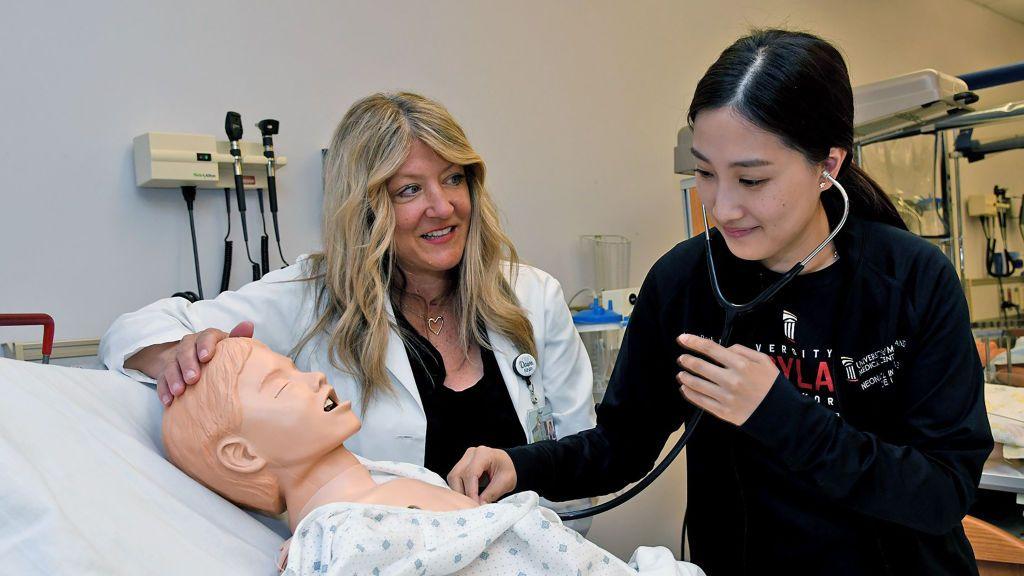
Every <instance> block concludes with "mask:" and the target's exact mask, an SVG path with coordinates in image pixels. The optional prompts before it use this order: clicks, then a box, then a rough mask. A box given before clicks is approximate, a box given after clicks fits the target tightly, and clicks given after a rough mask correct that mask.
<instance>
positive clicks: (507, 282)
mask: <svg viewBox="0 0 1024 576" xmlns="http://www.w3.org/2000/svg"><path fill="white" fill-rule="evenodd" d="M415 139H419V140H420V141H422V142H423V143H424V144H426V145H427V146H429V147H430V148H431V149H432V150H433V151H434V152H435V153H437V155H438V156H440V157H441V158H443V159H444V160H446V161H447V162H451V163H454V164H457V165H459V166H462V167H463V168H464V169H465V171H466V181H467V183H468V185H469V195H470V201H471V203H472V209H471V212H470V220H469V229H468V238H467V240H466V248H465V252H464V253H463V255H462V260H461V262H460V263H459V265H458V267H457V268H456V269H455V270H453V277H454V286H453V292H452V294H451V301H452V304H453V306H454V308H455V310H456V311H457V313H458V315H459V326H458V334H459V340H460V342H461V344H462V345H463V348H464V349H468V347H469V344H470V343H471V342H475V343H476V344H478V345H479V346H481V347H486V348H489V347H490V345H489V344H488V341H487V335H486V330H485V326H487V327H490V328H491V329H493V330H495V331H496V332H498V333H500V334H502V335H503V336H505V337H506V338H508V339H509V340H510V341H511V342H512V343H513V344H514V345H515V346H516V347H517V348H518V349H519V350H522V351H528V352H530V353H535V345H534V341H533V330H532V325H531V324H530V320H529V319H528V318H527V317H526V313H525V312H524V311H523V309H522V307H521V306H520V305H519V300H518V298H517V297H516V295H515V293H514V292H513V290H512V283H514V282H515V277H514V275H515V271H516V270H517V269H518V265H519V257H518V255H517V253H516V250H515V248H514V247H513V246H512V242H511V240H509V238H508V236H506V235H505V233H504V231H503V230H502V229H501V224H500V221H499V218H498V211H497V208H496V207H495V205H494V202H493V200H492V199H491V196H490V194H488V192H487V188H486V187H485V186H484V175H485V173H486V169H485V167H484V162H483V159H481V158H480V156H479V155H478V154H477V153H476V151H474V150H473V148H472V147H471V146H470V144H469V140H468V139H467V138H466V134H465V132H463V130H462V127H460V126H459V124H458V123H457V122H456V121H455V119H454V118H453V117H452V116H451V114H450V113H449V112H448V110H447V109H445V107H444V106H442V105H441V104H439V103H438V102H435V101H433V100H431V99H429V98H425V97H423V96H420V95H418V94H412V93H409V92H399V93H395V94H374V95H372V96H369V97H367V98H364V99H362V100H360V101H358V102H356V103H355V104H354V105H353V106H352V107H351V108H350V109H349V111H348V113H346V114H345V117H344V118H343V119H342V120H341V123H340V124H338V127H337V129H336V130H335V132H334V136H333V137H332V138H331V144H330V148H329V150H328V152H327V157H326V159H325V165H324V216H323V218H324V220H323V245H324V249H323V252H320V253H317V254H314V255H313V256H312V257H311V259H310V261H309V265H310V270H309V279H310V280H313V281H316V282H318V283H319V290H318V291H317V302H316V306H317V307H316V309H317V311H318V317H317V319H316V321H315V322H314V323H313V325H312V327H311V328H310V330H309V331H308V332H307V333H306V334H305V335H304V336H303V338H302V339H301V340H300V341H299V343H298V345H296V347H295V349H294V350H293V351H292V353H293V354H295V353H297V351H298V350H301V349H302V348H303V347H304V346H305V345H306V344H308V343H309V342H310V340H311V339H312V338H314V337H315V336H316V335H317V334H320V333H325V334H327V335H328V341H329V342H330V350H329V358H330V361H331V364H332V365H334V366H335V367H336V368H338V369H339V370H345V371H348V372H350V373H352V374H353V375H354V376H355V377H356V378H357V379H358V380H359V381H360V382H361V383H362V389H363V395H362V396H363V398H362V408H363V411H364V412H365V410H366V408H367V407H368V406H369V404H370V401H371V399H373V398H375V397H376V396H377V395H378V394H380V393H382V392H388V393H390V392H393V390H392V388H391V381H390V379H389V377H388V373H387V368H386V367H385V360H386V355H387V347H388V338H389V333H390V330H391V329H392V328H397V327H396V324H395V321H394V318H392V317H390V316H389V315H388V313H387V305H386V303H387V300H388V298H391V297H392V294H393V293H394V290H395V289H396V288H397V287H400V284H401V283H402V282H403V279H402V274H401V271H400V270H398V269H397V262H396V260H397V259H396V258H395V242H394V230H395V223H396V221H395V213H394V209H393V207H392V203H391V198H390V195H389V194H388V190H387V187H386V183H387V180H388V179H389V178H390V177H391V176H392V175H394V174H395V172H397V171H398V168H399V167H400V166H401V165H402V163H403V162H404V161H405V159H406V157H407V156H408V154H409V150H410V147H411V145H412V143H413V141H414V140H415ZM504 262H508V263H509V264H510V266H509V267H507V268H506V266H505V264H504ZM396 282H397V284H396ZM479 321H482V325H481V323H480V322H479ZM399 333H400V334H401V331H399ZM404 337H405V336H404V335H403V338H404Z"/></svg>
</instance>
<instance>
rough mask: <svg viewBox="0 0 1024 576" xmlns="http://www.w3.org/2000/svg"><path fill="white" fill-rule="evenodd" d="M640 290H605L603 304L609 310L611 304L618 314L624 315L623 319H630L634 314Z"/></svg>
mask: <svg viewBox="0 0 1024 576" xmlns="http://www.w3.org/2000/svg"><path fill="white" fill-rule="evenodd" d="M639 293H640V288H639V287H637V288H620V289H619V290H605V291H604V292H601V304H602V305H603V306H604V307H605V308H608V304H609V303H611V305H612V308H614V309H615V311H616V312H618V313H619V314H622V316H623V318H629V316H630V314H632V313H633V305H634V304H636V297H637V294H639Z"/></svg>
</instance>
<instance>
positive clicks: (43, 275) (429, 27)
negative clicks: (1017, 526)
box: [0, 0, 1024, 555]
mask: <svg viewBox="0 0 1024 576" xmlns="http://www.w3.org/2000/svg"><path fill="white" fill-rule="evenodd" d="M232 18H234V19H235V20H234V21H235V22H237V24H238V30H239V32H238V33H237V34H236V35H235V37H234V38H229V37H228V36H227V35H226V32H227V31H228V30H229V27H228V25H227V24H228V22H229V21H230V20H231V19H232ZM752 25H758V26H766V25H783V26H791V27H799V28H804V29H808V30H811V31H814V32H817V33H820V34H822V35H824V36H826V37H827V38H830V39H832V40H834V41H835V42H837V43H838V44H839V45H840V46H841V48H842V49H843V51H844V53H845V54H846V55H847V57H848V59H849V64H850V68H851V73H852V77H853V79H854V81H855V82H870V81H874V80H879V79H882V78H886V77H889V76H892V75H895V74H899V73H903V72H907V71H911V70H915V69H919V68H924V67H934V68H938V69H941V70H944V71H948V72H950V73H954V74H955V73H962V72H966V71H972V70H977V69H982V68H986V67H991V66H997V65H1001V64H1006V63H1010V62H1013V61H1017V60H1020V59H1021V55H1022V54H1024V26H1022V25H1021V24H1018V23H1015V22H1012V21H1009V20H1007V19H1005V18H1002V17H1000V16H998V15H996V14H994V13H992V12H989V11H987V10H986V9H984V8H981V7H979V6H977V5H974V4H971V3H968V2H965V1H963V0H936V1H925V0H908V1H896V2H882V1H881V0H875V1H861V2H849V1H846V2H837V1H813V2H812V1H805V2H798V1H794V0H789V1H778V0H777V1H753V0H750V1H721V0H715V1H706V0H701V1H686V2H682V1H680V2H650V1H642V2H580V1H574V2H540V1H530V2H365V3H354V2H352V3H342V2H320V3H314V2H295V3H284V2H268V1H260V2H200V1H198V0H189V1H181V2H173V3H145V2H127V1H123V2H115V1H112V0H106V1H102V2H91V3H74V2H58V3H46V4H45V5H44V4H41V3H28V2H23V3H14V4H12V5H10V6H7V7H5V12H4V17H3V19H2V21H0V53H3V54H4V58H2V59H0V78H2V79H3V84H4V89H3V90H0V110H3V114H4V118H5V124H4V127H3V129H0V148H2V149H3V150H4V164H3V165H4V166H5V168H6V169H5V170H4V174H3V175H4V180H3V181H2V182H0V271H2V272H0V274H3V276H2V278H3V280H2V281H0V309H2V310H4V311H37V310H39V311H47V312H50V313H51V314H53V315H54V316H55V317H56V319H57V335H58V338H74V337H96V336H99V335H100V334H102V332H103V330H104V329H105V328H106V326H107V325H108V324H109V322H110V321H111V320H112V319H113V318H114V317H115V316H116V315H117V314H119V313H121V312H124V311H126V310H130V309H134V308H137V307H139V306H142V305H143V304H146V303H148V302H150V301H152V300H154V299H156V298H158V297H162V296H165V295H169V294H170V293H171V292H174V291H177V290H182V289H194V280H193V272H192V254H191V248H190V246H189V240H188V226H187V220H186V219H185V211H184V209H183V206H182V204H183V202H182V201H181V198H180V195H179V194H178V193H177V192H174V191H159V190H137V189H136V188H135V186H134V176H133V171H132V166H131V139H132V138H133V137H134V136H136V135H137V134H140V133H142V132H146V131H175V132H200V133H204V132H205V133H214V134H218V135H219V134H220V133H221V130H222V128H221V126H223V122H222V120H223V117H224V112H225V111H226V110H228V109H234V110H238V111H240V112H241V113H242V114H243V116H244V122H245V127H246V134H247V136H248V137H249V138H252V136H253V134H254V133H255V129H254V128H253V127H252V126H253V124H254V123H255V122H256V120H258V119H260V118H263V117H275V118H278V119H279V120H280V121H281V126H282V128H281V135H280V136H279V137H278V138H277V143H278V148H279V150H280V153H282V154H285V155H287V156H288V157H289V158H290V161H291V163H290V165H289V166H288V167H286V168H285V169H284V170H283V171H282V172H281V175H280V187H281V191H282V201H281V203H282V213H281V220H282V228H283V231H284V235H285V238H284V249H285V252H286V255H288V256H289V257H294V255H295V254H297V253H299V252H304V251H309V250H313V249H315V248H316V247H317V246H318V243H319V241H318V233H319V221H318V213H319V206H320V200H321V194H320V160H319V152H318V151H319V149H320V148H321V147H323V146H324V145H325V144H326V143H327V141H328V138H329V136H330V133H331V129H332V128H333V125H334V124H335V123H336V122H337V120H338V119H339V118H340V117H341V115H342V114H343V113H344V111H345V109H346V108H347V107H348V106H349V105H350V104H351V103H352V101H353V100H355V99H356V98H358V97H361V96H364V95H366V94H368V93H370V92H373V91H377V90H394V89H411V90H416V91H421V92H423V93H425V94H427V95H430V96H433V97H436V98H438V99H440V100H441V101H443V102H445V103H446V104H447V105H448V106H449V107H450V109H451V110H452V111H453V112H454V113H455V115H456V116H457V117H458V118H459V119H460V120H461V121H462V122H463V124H464V125H465V127H466V129H467V131H468V133H469V135H470V138H471V139H472V141H473V142H474V143H475V145H476V146H477V147H478V149H479V150H480V152H481V153H482V154H483V156H484V158H486V159H487V161H488V164H489V168H490V179H489V182H490V187H491V189H492V191H493V192H494V194H495V196H496V197H497V199H498V201H499V202H500V205H501V207H502V210H503V213H504V217H505V221H506V223H507V227H508V231H509V232H510V234H511V235H512V237H513V239H514V240H515V242H516V243H517V246H518V247H519V250H520V252H521V254H522V256H523V257H524V259H525V260H526V261H528V262H530V263H533V264H535V265H538V266H540V267H542V268H544V269H547V270H548V271H550V272H552V273H553V274H555V275H556V276H557V277H559V278H560V279H561V280H562V282H563V284H564V286H565V289H566V292H567V293H571V292H574V291H575V290H576V289H577V288H579V287H582V286H584V285H586V284H587V283H588V282H589V273H590V269H589V264H586V263H582V262H580V261H579V259H580V254H581V250H580V246H579V240H578V238H579V236H580V235H581V234H588V233H619V234H624V235H627V236H629V237H630V238H631V239H632V241H633V259H632V274H631V280H632V282H634V283H639V282H640V281H641V280H642V278H643V276H644V274H645V272H646V270H647V269H648V268H649V267H650V265H651V264H652V263H653V262H654V260H655V259H656V258H657V257H658V256H659V255H660V254H662V253H663V252H665V251H666V250H667V249H669V248H670V247H671V246H672V245H673V244H675V243H676V242H678V241H679V240H681V239H682V238H681V234H682V229H683V225H682V217H681V207H680V198H679V194H678V192H677V188H678V186H677V179H676V177H675V176H674V175H673V174H672V146H673V145H674V143H675V134H676V130H677V129H678V128H679V127H680V126H681V125H682V124H683V122H684V116H685V110H686V106H687V103H688V100H689V98H690V96H691V94H692V91H693V88H694V86H695V85H696V82H697V80H698V78H699V77H700V75H701V74H702V72H703V71H704V70H705V69H706V68H707V66H708V65H709V64H710V63H711V62H712V61H713V59H714V58H715V56H716V55H717V54H718V53H719V52H720V51H721V50H722V49H723V48H724V47H725V46H726V45H727V44H728V43H729V42H730V41H731V40H733V39H734V38H735V37H736V36H738V35H739V34H741V33H743V32H744V31H745V30H746V29H748V28H749V27H750V26H752ZM984 96H985V97H986V99H988V100H990V101H992V102H996V101H999V100H1004V99H1007V98H1015V99H1024V85H1017V86H1015V87H1012V88H1006V89H1001V90H992V91H991V94H988V93H986V94H984ZM1007 169H1008V170H1010V171H1012V170H1014V169H1016V170H1017V172H1018V173H1019V164H1018V165H1017V166H1009V167H1008V168H1007ZM1015 178H1018V179H1019V176H1015ZM978 186H979V187H983V185H982V184H978ZM985 186H988V188H989V189H990V188H991V186H990V185H988V184H985ZM249 206H250V209H252V208H254V207H255V202H254V201H252V200H250V203H249ZM197 212H198V213H197V228H198V232H199V235H200V239H201V242H202V245H201V248H200V249H201V256H202V267H203V273H204V280H205V287H206V288H207V290H213V287H214V286H216V285H217V284H218V283H219V280H220V257H221V240H220V239H221V238H222V237H223V234H224V225H225V222H224V213H223V203H222V197H221V194H220V193H209V192H207V193H204V194H202V195H201V197H200V199H199V202H198V206H197ZM236 218H237V216H236ZM250 222H251V226H250V228H252V229H257V228H258V224H256V222H257V220H256V219H252V220H250ZM233 233H234V239H235V242H236V251H235V254H236V258H235V268H234V278H235V282H234V283H233V287H237V286H238V285H239V284H240V282H241V281H242V280H243V279H244V278H245V277H246V275H247V272H246V265H244V264H243V262H244V258H242V257H240V254H241V241H240V240H241V238H240V234H239V232H238V225H237V221H236V222H235V226H234V227H233ZM30 338H31V339H34V338H37V335H36V332H35V331H27V330H11V329H8V330H3V331H0V340H10V339H30ZM679 470H680V468H679V467H678V466H676V467H675V468H674V470H673V472H672V473H671V474H670V475H669V476H668V477H666V478H664V479H662V480H660V481H659V482H658V483H657V484H656V485H655V488H653V489H652V490H651V491H650V492H649V493H647V494H645V495H644V497H643V499H642V500H641V501H639V502H637V503H636V504H634V505H632V506H630V507H629V508H626V509H624V510H622V511H620V512H616V513H612V514H609V515H607V516H605V517H603V518H600V519H598V521H597V522H596V523H595V527H594V529H593V532H592V534H593V537H594V538H595V539H596V540H597V541H599V542H600V543H602V544H603V545H605V546H606V547H608V548H610V549H612V550H613V551H614V552H616V553H618V554H621V555H624V554H628V552H629V551H630V550H632V548H634V547H635V546H636V545H638V544H646V545H652V544H665V545H673V543H675V542H676V541H677V540H678V527H679V524H680V516H681V504H682V496H681V488H680V483H681V480H680V478H681V473H680V471H679Z"/></svg>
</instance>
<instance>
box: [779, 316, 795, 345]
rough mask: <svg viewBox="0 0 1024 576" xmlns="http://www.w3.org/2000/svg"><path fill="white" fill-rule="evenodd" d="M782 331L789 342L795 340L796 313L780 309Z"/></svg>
mask: <svg viewBox="0 0 1024 576" xmlns="http://www.w3.org/2000/svg"><path fill="white" fill-rule="evenodd" d="M782 332H783V333H784V334H785V335H786V339H787V340H789V341H790V342H795V341H796V314H793V313H792V312H790V311H788V310H783V311H782Z"/></svg>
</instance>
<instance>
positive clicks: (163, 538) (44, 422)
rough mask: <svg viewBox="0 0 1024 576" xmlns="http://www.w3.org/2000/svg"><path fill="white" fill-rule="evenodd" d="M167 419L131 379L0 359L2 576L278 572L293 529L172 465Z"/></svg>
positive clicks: (145, 389)
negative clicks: (165, 437)
mask: <svg viewBox="0 0 1024 576" xmlns="http://www.w3.org/2000/svg"><path fill="white" fill-rule="evenodd" d="M161 415H162V406H161V405H160V402H159V401H158V400H157V398H156V394H155V393H154V392H153V389H152V388H151V387H149V386H147V385H144V384H140V383H138V382H135V381H134V380H132V379H130V378H128V377H126V376H123V375H121V374H118V373H115V372H110V371H105V370H104V371H100V370H83V369H79V368H65V367H60V366H42V365H39V364H31V363H28V362H18V361H14V360H6V359H0V572H3V573H5V574H154V575H163V574H167V575H171V574H174V575H177V574H247V575H248V574H268V575H271V574H277V571H276V569H275V567H274V563H275V559H276V555H277V550H278V547H279V546H280V544H281V542H282V537H281V536H280V535H278V534H277V533H275V532H274V531H273V530H271V529H270V528H268V526H267V525H269V526H274V527H275V529H277V530H278V531H281V530H282V529H283V530H286V529H287V528H286V527H283V526H281V525H280V524H275V522H276V521H268V522H266V524H267V525H264V524H265V523H264V522H261V521H258V520H256V519H254V518H253V517H252V516H250V515H249V514H247V513H246V512H244V511H242V510H241V509H239V508H237V507H235V506H234V505H232V504H231V503H230V502H228V501H226V500H224V499H223V498H221V497H220V496H217V495H216V494H214V493H213V492H211V491H209V490H207V489H206V488H204V487H203V486H201V485H200V484H198V483H197V482H195V481H193V480H192V479H191V478H189V477H188V476H186V475H185V474H184V473H182V472H181V471H179V470H178V469H177V468H175V467H174V466H173V465H172V464H171V463H169V462H168V461H167V460H165V459H164V456H163V449H162V444H161V442H160V420H161Z"/></svg>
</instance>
